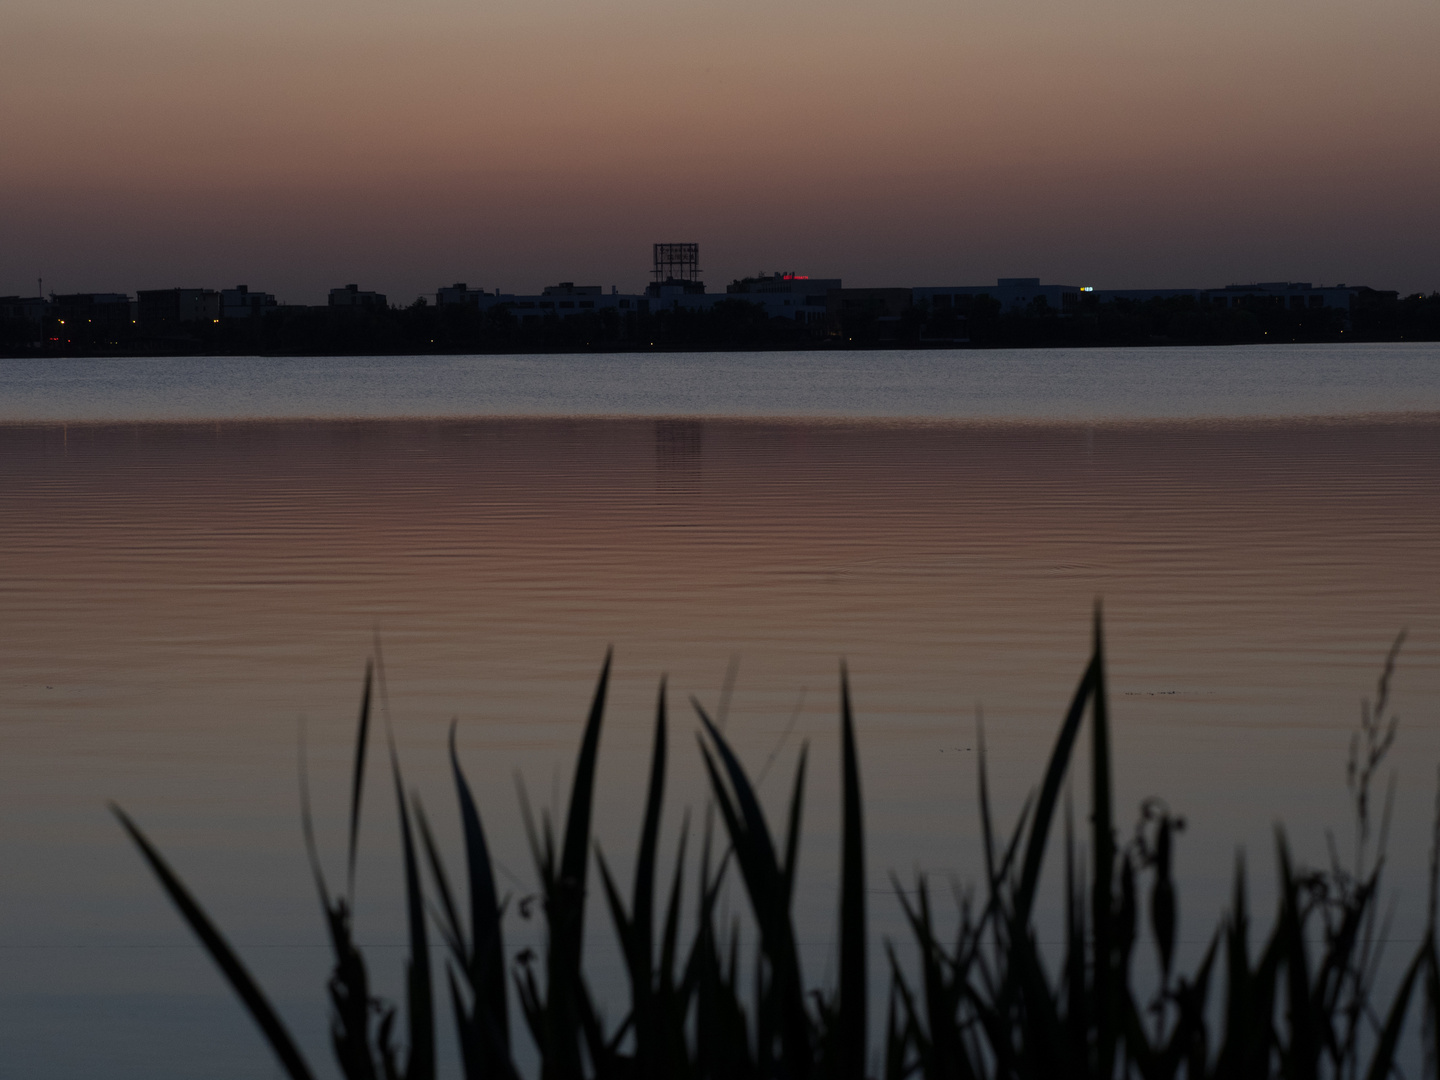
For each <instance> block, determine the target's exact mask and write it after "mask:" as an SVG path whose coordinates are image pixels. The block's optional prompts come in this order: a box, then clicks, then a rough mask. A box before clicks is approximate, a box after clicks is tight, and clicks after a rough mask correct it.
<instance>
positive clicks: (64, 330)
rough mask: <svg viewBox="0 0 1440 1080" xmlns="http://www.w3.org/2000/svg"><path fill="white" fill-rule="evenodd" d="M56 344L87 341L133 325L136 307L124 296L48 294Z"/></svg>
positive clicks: (107, 294) (120, 294) (124, 294)
mask: <svg viewBox="0 0 1440 1080" xmlns="http://www.w3.org/2000/svg"><path fill="white" fill-rule="evenodd" d="M49 314H51V315H54V316H55V322H56V325H57V331H56V340H57V341H67V342H68V341H78V340H89V339H90V338H94V337H104V336H107V335H109V334H110V333H111V332H114V331H119V330H121V329H124V328H128V327H130V326H133V325H134V324H135V319H136V305H135V301H133V300H131V299H130V296H129V294H128V293H59V294H56V293H51V294H50V305H49Z"/></svg>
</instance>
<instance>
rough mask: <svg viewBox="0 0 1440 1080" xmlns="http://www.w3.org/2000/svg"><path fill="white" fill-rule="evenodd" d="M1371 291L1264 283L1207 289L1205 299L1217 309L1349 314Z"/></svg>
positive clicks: (1302, 283) (1285, 282)
mask: <svg viewBox="0 0 1440 1080" xmlns="http://www.w3.org/2000/svg"><path fill="white" fill-rule="evenodd" d="M1370 291H1373V290H1368V289H1363V288H1360V287H1355V288H1351V287H1347V286H1345V285H1336V286H1334V287H1332V288H1324V287H1321V288H1318V289H1317V288H1315V286H1313V285H1311V284H1310V282H1308V281H1262V282H1258V283H1256V284H1253V285H1226V286H1225V288H1223V289H1207V290H1205V299H1206V301H1207V302H1208V303H1210V304H1211V305H1213V306H1216V307H1238V308H1286V309H1288V310H1293V311H1304V310H1307V309H1310V308H1339V309H1340V310H1342V311H1347V312H1348V311H1349V310H1350V308H1351V306H1352V305H1353V304H1354V302H1355V297H1356V296H1358V295H1359V294H1360V293H1361V292H1370Z"/></svg>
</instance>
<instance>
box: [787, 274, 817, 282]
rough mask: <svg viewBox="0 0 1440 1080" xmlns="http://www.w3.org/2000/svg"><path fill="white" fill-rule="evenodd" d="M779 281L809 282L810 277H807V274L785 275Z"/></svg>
mask: <svg viewBox="0 0 1440 1080" xmlns="http://www.w3.org/2000/svg"><path fill="white" fill-rule="evenodd" d="M780 280H781V281H809V280H810V275H809V274H786V275H784V276H783V277H782V278H781V279H780Z"/></svg>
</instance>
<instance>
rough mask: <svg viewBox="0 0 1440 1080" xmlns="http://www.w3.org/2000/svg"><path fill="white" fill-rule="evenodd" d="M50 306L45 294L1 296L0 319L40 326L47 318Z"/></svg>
mask: <svg viewBox="0 0 1440 1080" xmlns="http://www.w3.org/2000/svg"><path fill="white" fill-rule="evenodd" d="M48 307H49V305H48V304H47V303H46V302H45V298H44V297H43V296H0V319H13V320H15V321H17V322H27V323H34V324H35V325H36V326H38V325H39V324H40V323H42V322H43V321H44V320H45V313H46V310H47V309H48Z"/></svg>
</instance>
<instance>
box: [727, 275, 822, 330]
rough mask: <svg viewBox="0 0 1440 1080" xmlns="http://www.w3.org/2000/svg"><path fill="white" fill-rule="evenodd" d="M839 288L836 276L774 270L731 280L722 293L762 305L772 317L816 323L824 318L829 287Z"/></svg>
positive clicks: (732, 297) (819, 322)
mask: <svg viewBox="0 0 1440 1080" xmlns="http://www.w3.org/2000/svg"><path fill="white" fill-rule="evenodd" d="M839 288H840V279H839V278H812V277H807V276H806V275H804V274H782V273H779V272H776V273H774V274H760V275H757V276H755V277H747V278H739V279H737V280H735V281H732V282H731V283H730V284H729V285H727V286H725V295H726V297H727V298H730V299H735V300H744V301H746V302H747V303H751V304H755V305H757V306H759V307H761V308H764V309H765V314H767V315H769V316H770V317H771V318H772V319H790V320H793V321H794V322H799V323H805V324H807V325H808V324H812V323H813V324H816V325H819V324H821V323H824V322H825V321H826V318H827V315H828V312H829V305H830V292H831V290H832V289H839Z"/></svg>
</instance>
